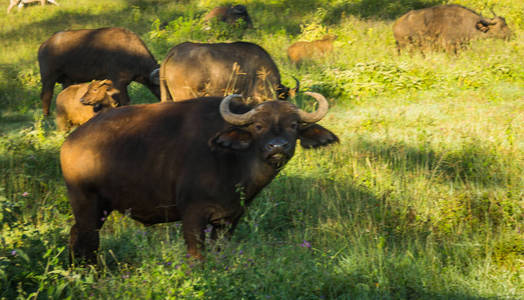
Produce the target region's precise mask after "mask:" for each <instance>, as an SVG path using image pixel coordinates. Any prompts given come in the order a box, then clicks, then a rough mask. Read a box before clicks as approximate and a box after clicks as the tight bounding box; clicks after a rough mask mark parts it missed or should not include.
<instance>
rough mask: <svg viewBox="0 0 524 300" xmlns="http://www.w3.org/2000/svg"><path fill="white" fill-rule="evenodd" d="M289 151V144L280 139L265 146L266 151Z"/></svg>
mask: <svg viewBox="0 0 524 300" xmlns="http://www.w3.org/2000/svg"><path fill="white" fill-rule="evenodd" d="M287 149H289V142H288V141H287V140H285V139H282V138H276V139H273V140H271V141H269V143H267V144H266V150H268V151H275V150H287Z"/></svg>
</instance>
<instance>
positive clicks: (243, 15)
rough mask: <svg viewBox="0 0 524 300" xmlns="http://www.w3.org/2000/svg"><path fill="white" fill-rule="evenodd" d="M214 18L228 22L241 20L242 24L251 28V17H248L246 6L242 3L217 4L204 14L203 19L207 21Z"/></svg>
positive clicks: (233, 22) (234, 22)
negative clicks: (232, 4) (233, 4)
mask: <svg viewBox="0 0 524 300" xmlns="http://www.w3.org/2000/svg"><path fill="white" fill-rule="evenodd" d="M215 18H216V19H217V20H220V21H222V22H226V23H229V24H236V23H237V22H238V20H242V25H243V26H244V27H246V28H253V22H252V21H251V17H249V14H248V13H247V8H246V7H245V6H244V5H240V4H239V5H235V6H231V5H226V6H217V7H215V8H213V9H212V10H211V11H210V12H209V13H208V14H207V15H205V16H204V21H207V22H209V21H210V20H212V19H215Z"/></svg>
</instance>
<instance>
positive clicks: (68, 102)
mask: <svg viewBox="0 0 524 300" xmlns="http://www.w3.org/2000/svg"><path fill="white" fill-rule="evenodd" d="M117 92H118V90H116V89H115V88H113V83H112V82H111V80H107V79H106V80H97V81H93V82H91V83H82V84H75V85H72V86H69V87H68V88H66V89H65V90H63V91H62V92H61V93H60V94H59V95H58V96H57V97H56V125H57V127H58V129H59V130H62V131H67V130H69V129H70V128H71V127H72V126H76V125H82V124H84V123H85V122H87V121H88V120H89V119H91V118H92V117H94V116H95V115H96V114H97V113H100V112H103V111H106V110H108V109H111V108H113V107H117V106H118V102H117V101H116V100H115V99H113V97H112V96H113V95H114V94H115V93H117Z"/></svg>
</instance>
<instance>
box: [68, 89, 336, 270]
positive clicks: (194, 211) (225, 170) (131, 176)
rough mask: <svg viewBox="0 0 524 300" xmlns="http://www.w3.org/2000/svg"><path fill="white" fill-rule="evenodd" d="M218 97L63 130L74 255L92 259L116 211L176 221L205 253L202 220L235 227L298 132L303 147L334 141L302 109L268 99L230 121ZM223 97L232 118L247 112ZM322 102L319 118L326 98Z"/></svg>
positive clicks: (117, 113)
mask: <svg viewBox="0 0 524 300" xmlns="http://www.w3.org/2000/svg"><path fill="white" fill-rule="evenodd" d="M222 100H223V99H222V98H217V97H211V98H199V99H192V100H187V101H180V102H162V103H156V104H146V105H133V106H124V107H119V108H116V109H112V110H110V111H108V112H106V113H103V114H100V115H97V116H96V117H95V118H93V119H91V120H90V121H89V122H87V123H85V124H84V125H82V126H80V127H79V128H78V129H77V130H76V131H74V132H73V133H72V134H70V135H69V137H68V138H67V140H66V141H65V142H64V144H63V146H62V149H61V153H60V163H61V167H62V172H63V176H64V180H65V182H66V185H67V189H68V194H69V200H70V203H71V206H72V208H73V213H74V216H75V222H76V223H75V225H74V226H73V227H72V229H71V240H70V246H71V248H72V252H73V253H74V254H75V256H77V257H85V258H87V259H88V260H91V261H92V260H93V259H94V253H95V251H96V250H97V248H98V244H99V236H98V235H99V233H98V231H99V230H100V228H101V227H102V224H103V222H104V220H105V218H106V217H107V215H108V214H110V213H111V211H113V210H117V211H120V212H122V213H127V214H129V216H131V217H132V218H133V219H135V220H138V221H140V222H142V223H144V224H146V225H152V224H156V223H163V222H172V221H178V220H181V221H182V225H183V233H184V239H185V241H186V243H187V246H188V252H189V253H190V254H191V255H192V256H194V257H198V258H201V257H202V253H201V249H202V248H203V239H204V231H203V230H204V229H205V228H206V226H207V224H212V225H213V231H212V237H215V238H216V237H217V236H218V235H219V233H220V232H226V233H228V234H231V233H232V231H233V230H234V228H235V226H236V224H237V222H238V221H239V218H240V216H242V214H243V212H244V210H245V206H244V205H248V204H249V203H250V202H251V201H252V199H253V198H254V197H255V196H256V195H257V194H258V192H259V191H260V190H261V189H262V188H263V187H265V186H266V185H267V184H269V183H270V182H271V180H272V179H273V178H274V177H275V175H276V174H277V173H278V171H279V170H280V169H281V168H282V167H283V166H284V165H285V163H286V162H287V161H288V160H289V159H291V157H292V156H293V153H294V151H295V145H296V140H297V139H301V138H302V136H304V137H305V139H306V147H307V148H316V147H321V146H325V145H329V144H331V143H335V142H337V141H338V138H337V137H336V136H335V135H334V134H333V133H331V132H330V131H329V130H327V129H325V128H323V127H322V126H320V125H317V124H306V123H303V122H301V121H300V120H301V118H302V114H303V113H302V112H301V111H297V109H296V107H295V106H294V105H293V104H291V103H289V102H287V101H268V102H264V103H262V104H260V105H258V106H256V107H255V108H254V109H253V110H252V112H253V113H251V115H250V118H249V120H248V121H247V123H246V124H244V125H238V126H234V125H231V124H229V123H227V122H226V121H224V118H223V117H222V116H223V115H224V116H225V114H226V113H227V112H222V106H220V104H221V103H222ZM226 104H227V105H226V106H224V107H230V110H231V113H232V114H233V117H234V118H237V116H238V115H237V114H239V113H245V112H248V111H250V108H249V107H248V106H246V105H245V104H241V103H240V102H232V103H231V105H229V103H226ZM219 106H220V109H219ZM319 107H320V104H319ZM325 109H326V110H325V111H324V112H323V113H322V114H321V115H320V118H321V117H322V115H324V114H325V112H327V102H326V106H325ZM318 111H321V109H319V110H318ZM229 118H230V116H228V120H229ZM241 194H242V201H241Z"/></svg>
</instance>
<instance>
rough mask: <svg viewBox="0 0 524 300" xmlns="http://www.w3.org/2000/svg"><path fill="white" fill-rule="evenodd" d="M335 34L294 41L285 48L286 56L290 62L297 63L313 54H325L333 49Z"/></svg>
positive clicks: (313, 55)
mask: <svg viewBox="0 0 524 300" xmlns="http://www.w3.org/2000/svg"><path fill="white" fill-rule="evenodd" d="M336 38H337V36H336V35H329V34H328V35H325V36H324V37H323V38H322V39H320V40H316V41H312V42H296V43H294V44H292V45H291V46H289V48H287V56H288V57H289V60H291V62H293V63H295V64H298V63H300V62H301V61H302V60H304V59H311V58H313V57H315V56H325V55H326V54H328V53H330V52H331V51H333V42H334V41H335V39H336Z"/></svg>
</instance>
